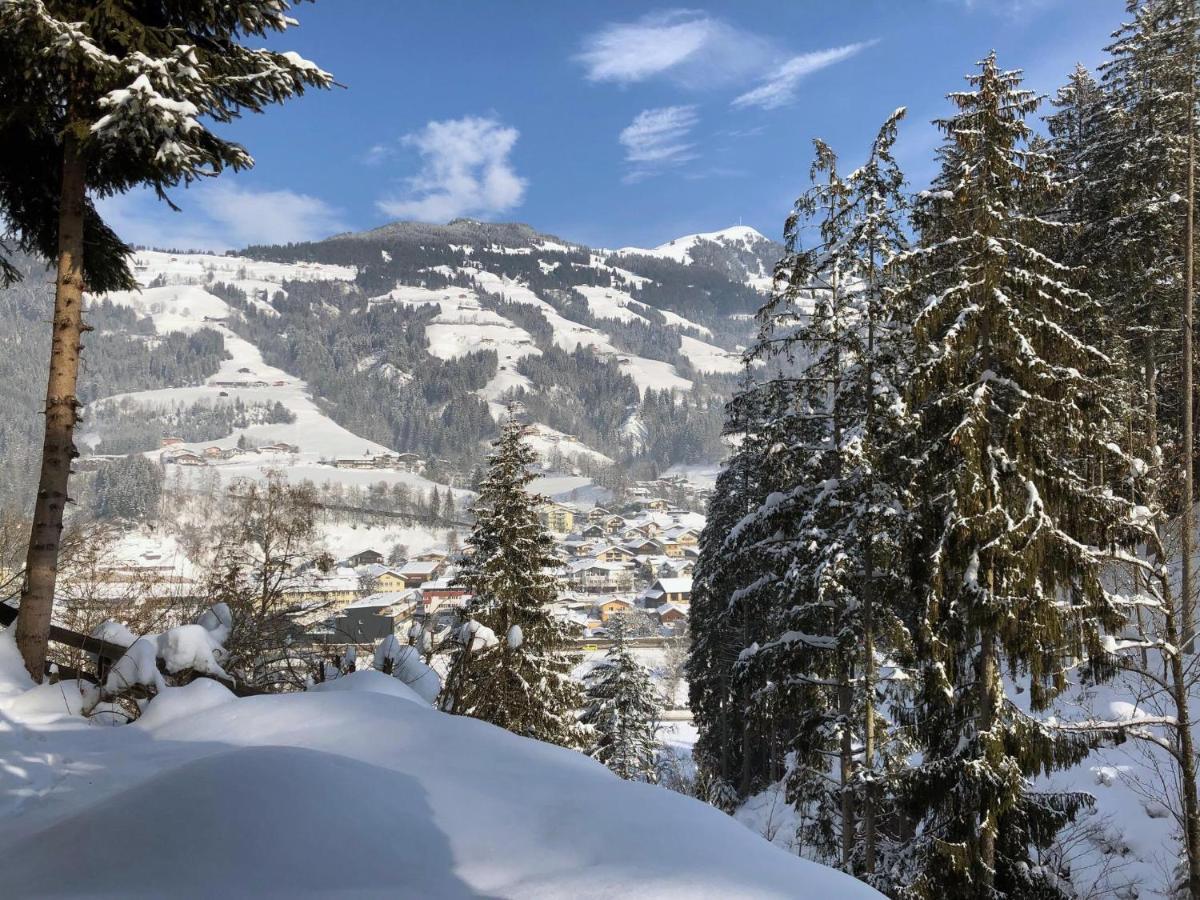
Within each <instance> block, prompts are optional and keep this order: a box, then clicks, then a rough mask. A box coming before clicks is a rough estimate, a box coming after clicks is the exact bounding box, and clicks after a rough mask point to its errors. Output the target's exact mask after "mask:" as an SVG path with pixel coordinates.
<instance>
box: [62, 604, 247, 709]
mask: <svg viewBox="0 0 1200 900" xmlns="http://www.w3.org/2000/svg"><path fill="white" fill-rule="evenodd" d="M230 621H231V614H230V611H229V608H228V607H227V606H226V605H225V604H224V603H218V604H216V605H214V606H213V607H211V608H209V609H207V610H205V611H204V612H203V613H202V614H201V615H200V616H199V617H198V619H197V621H196V623H195V624H192V625H177V626H175V627H174V628H168V629H167V630H166V631H164V632H162V633H160V634H147V635H143V636H141V637H136V638H135V637H134V636H133V635H132V634H131V633H130V632H129V630H128V629H127V628H125V626H123V625H121V624H120V623H118V622H113V621H107V622H102V623H101V624H100V625H99V626H98V627H97V628H96V629H95V631H94V632H93V637H97V638H100V639H101V640H105V641H108V642H110V643H115V644H122V645H126V646H127V649H126V650H125V653H124V654H123V655H122V656H121V657H120V658H119V659H118V660H116V661H115V662H114V663H113V664H112V666H110V667H109V669H108V671H107V673H106V674H105V675H104V680H103V683H102V684H99V685H96V686H95V687H93V688H91V689H90V690H88V691H87V692H86V694H85V697H84V704H83V711H84V713H85V714H90V713H92V712H93V711H94V710H96V709H97V708H98V707H99V706H100V705H101V704H105V703H113V704H118V705H119V706H120V707H121V708H122V709H123V710H124V711H125V712H126V714H127V716H128V718H130V719H134V718H137V716H138V715H139V714H140V713H141V711H142V710H143V709H144V708H145V705H146V703H148V702H149V701H150V700H152V699H153V698H154V697H156V696H157V695H158V694H160V693H161V692H162V691H163V690H165V689H167V688H170V687H175V686H179V685H183V684H187V683H188V682H190V681H192V680H194V679H196V678H198V677H209V678H216V679H217V680H219V681H223V682H227V683H232V681H233V679H232V678H230V676H229V673H227V672H226V671H225V669H224V668H223V667H222V663H223V662H224V660H225V659H226V658H227V656H228V654H227V653H226V651H225V647H224V644H223V642H224V640H225V639H226V638H227V637H228V636H229V628H230Z"/></svg>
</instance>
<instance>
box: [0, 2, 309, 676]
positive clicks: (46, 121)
mask: <svg viewBox="0 0 1200 900" xmlns="http://www.w3.org/2000/svg"><path fill="white" fill-rule="evenodd" d="M288 7H289V3H288V2H287V0H236V2H227V0H220V2H218V0H198V2H194V3H153V4H131V3H128V2H124V0H100V2H94V0H9V2H5V3H3V4H2V5H0V95H3V97H4V98H5V111H4V115H3V116H2V117H0V148H2V149H0V214H2V215H3V217H4V218H5V220H6V222H7V224H8V227H9V229H10V230H11V231H12V232H13V233H14V234H15V237H16V243H17V245H18V246H19V247H21V248H22V249H24V250H33V251H37V252H38V253H40V254H41V255H42V256H44V257H46V258H48V259H54V260H56V262H57V280H56V287H55V300H54V314H53V329H52V334H53V341H52V344H51V350H50V366H49V378H48V382H47V387H46V408H45V416H46V426H45V441H44V444H43V450H42V467H41V475H40V480H39V484H38V493H37V504H36V506H35V509H34V521H33V526H32V530H31V534H30V539H29V553H28V558H27V560H26V566H25V583H24V587H23V589H22V592H21V611H20V615H19V617H18V619H17V628H16V640H17V646H18V647H19V648H20V651H21V655H22V658H23V659H24V662H25V666H26V668H27V669H28V670H29V673H30V675H31V676H32V677H33V678H34V679H35V680H37V681H39V682H40V681H41V680H42V675H43V669H44V667H45V659H46V641H47V637H48V635H49V629H50V617H51V611H52V606H53V602H54V587H55V580H56V576H57V566H58V552H59V543H60V538H61V533H62V522H63V511H64V508H65V506H66V503H67V500H68V496H67V482H68V478H69V476H70V469H71V460H72V459H73V458H74V457H75V456H77V455H78V454H77V451H76V449H75V445H74V430H75V423H76V420H77V418H78V407H79V402H78V400H77V399H76V385H77V381H78V376H79V358H80V349H81V346H82V337H83V335H84V333H85V331H86V330H87V328H86V327H85V326H84V324H83V317H82V304H83V292H84V289H85V287H87V288H90V289H92V290H101V291H102V290H110V289H112V288H116V287H131V286H133V280H132V277H131V273H130V272H129V268H128V262H127V255H128V253H129V248H128V247H126V246H125V245H124V244H123V243H121V241H120V240H119V239H118V238H117V237H116V236H115V235H114V234H113V233H112V231H111V229H109V228H108V227H107V226H106V225H105V224H104V223H103V222H102V221H101V220H100V218H99V216H98V215H97V213H96V210H95V207H94V205H93V204H92V200H91V199H90V198H91V197H96V196H108V195H111V194H114V193H120V192H123V191H127V190H129V189H131V188H133V187H137V186H140V185H150V186H152V187H153V188H154V190H155V192H156V193H157V194H158V195H159V197H161V198H164V199H165V197H166V194H165V190H166V189H167V188H170V187H173V186H175V185H178V184H180V183H184V184H186V183H188V182H191V181H193V180H194V179H196V178H199V177H203V176H209V175H215V174H217V173H219V172H220V171H221V170H222V169H224V168H227V167H229V168H233V169H235V170H236V169H244V168H248V167H249V166H250V165H252V163H253V160H252V159H251V157H250V155H249V153H247V152H246V150H245V148H243V147H241V146H240V145H238V144H236V143H233V142H231V141H227V140H223V139H221V138H219V137H217V136H216V135H215V134H214V133H213V132H212V131H211V130H210V129H209V127H208V126H207V125H206V124H205V123H208V122H217V123H224V122H229V121H230V120H232V119H234V118H236V117H237V116H238V115H240V114H241V112H242V111H243V110H250V111H252V112H260V111H262V110H263V109H264V108H265V107H266V106H267V105H269V104H271V103H278V102H281V101H283V100H286V99H287V98H289V97H291V96H293V95H296V94H299V93H302V92H303V91H304V89H305V88H306V87H328V86H329V85H330V84H331V83H332V77H331V76H330V75H329V73H327V72H324V71H322V70H321V69H320V68H318V67H317V66H315V65H313V64H312V63H310V62H308V61H307V60H305V59H302V58H301V57H299V56H298V55H296V54H294V53H278V52H275V51H271V50H265V49H251V48H249V47H246V46H244V45H243V43H242V41H243V40H244V39H247V38H254V39H258V38H261V37H262V36H264V35H266V34H268V33H271V32H280V31H284V30H285V29H286V28H288V27H289V26H290V25H292V24H294V21H293V20H292V19H290V18H289V17H288V16H287V11H288ZM0 249H3V248H2V247H0ZM13 275H14V270H13V269H12V268H11V266H10V265H9V264H8V263H7V261H5V262H4V263H3V265H0V281H7V280H11V278H12V276H13Z"/></svg>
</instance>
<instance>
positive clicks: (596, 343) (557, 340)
mask: <svg viewBox="0 0 1200 900" xmlns="http://www.w3.org/2000/svg"><path fill="white" fill-rule="evenodd" d="M462 271H464V272H468V273H469V274H470V275H471V276H472V277H473V278H474V279H475V282H476V284H478V285H479V287H480V289H482V290H484V291H487V292H488V293H489V294H493V295H496V296H503V297H504V299H506V300H508V301H509V302H510V303H524V304H527V305H529V306H536V307H537V309H538V311H539V312H541V314H542V315H543V316H544V317H545V319H546V321H547V322H549V323H550V328H551V330H552V332H553V340H554V345H555V346H556V347H559V348H561V349H563V350H566V351H567V352H568V353H572V352H574V351H575V349H576V348H578V347H589V348H591V349H592V350H593V351H594V352H595V353H596V354H598V355H600V356H605V357H613V358H616V359H617V361H618V365H619V366H620V368H621V371H623V372H624V373H625V374H626V375H628V376H629V377H630V378H632V379H633V380H634V382H635V383H636V384H637V386H638V389H639V390H640V391H642V392H643V393H645V391H647V390H651V389H652V390H663V389H667V390H673V391H688V390H691V388H692V382H691V381H690V380H689V379H687V378H684V377H683V376H682V375H680V374H679V373H678V372H677V371H676V369H675V367H674V366H673V365H671V364H670V363H664V362H660V361H658V360H653V359H646V358H645V357H642V356H634V355H633V354H629V353H621V352H620V351H619V350H617V348H616V347H615V346H613V343H612V341H611V340H610V339H609V337H608V335H606V334H605V333H604V332H602V331H599V330H597V329H595V328H592V327H591V326H590V325H582V324H580V323H579V322H572V321H571V320H570V319H567V318H565V317H563V316H561V315H559V313H558V311H557V310H555V308H554V307H553V306H551V305H550V304H549V303H547V302H546V301H545V300H542V299H541V298H540V297H538V296H537V294H535V293H534V292H533V291H531V290H530V289H529V288H528V287H527V286H525V285H523V284H521V283H519V282H517V281H513V280H512V279H509V278H505V277H503V276H501V275H497V274H495V273H493V272H484V271H480V270H477V269H470V270H465V269H464V270H462ZM587 290H589V291H590V290H591V289H587ZM604 293H605V291H600V294H601V295H603V294H604ZM607 293H614V291H613V290H612V289H608V290H607ZM615 293H621V292H620V291H616V292H615ZM585 296H587V295H586V294H585ZM624 296H626V297H628V294H625V295H624ZM602 299H611V298H603V297H602ZM629 299H630V300H632V298H629ZM588 302H589V304H590V303H591V300H590V297H589V301H588ZM614 303H615V301H614ZM610 318H611V317H610Z"/></svg>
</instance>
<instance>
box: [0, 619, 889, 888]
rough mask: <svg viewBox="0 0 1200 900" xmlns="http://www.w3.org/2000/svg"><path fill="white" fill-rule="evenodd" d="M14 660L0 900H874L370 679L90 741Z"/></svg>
mask: <svg viewBox="0 0 1200 900" xmlns="http://www.w3.org/2000/svg"><path fill="white" fill-rule="evenodd" d="M14 656H15V650H14V648H13V645H12V642H11V638H10V637H9V636H8V635H3V634H0V773H2V776H0V843H2V844H3V846H5V847H6V848H7V851H8V852H7V853H6V862H5V865H4V872H3V875H2V876H0V881H2V883H3V886H4V889H3V894H4V896H5V897H11V898H19V897H35V896H36V897H78V896H85V895H86V896H89V897H122V898H133V897H161V896H171V897H216V896H221V897H250V896H253V897H271V896H289V897H295V896H309V897H311V896H338V897H356V898H363V897H384V896H387V897H397V896H399V897H422V898H459V897H515V898H561V897H572V898H586V897H596V898H599V897H622V898H637V897H643V898H652V897H653V898H661V897H667V898H703V897H712V898H722V900H724V898H735V897H754V898H759V897H763V898H774V897H777V898H784V897H787V898H805V897H809V898H821V900H825V898H843V897H845V898H859V897H873V896H878V895H877V894H875V893H874V892H873V891H871V890H870V889H869V888H867V887H865V886H863V885H861V884H860V883H858V882H856V881H854V880H852V879H850V878H849V877H847V876H845V875H842V874H840V873H838V872H834V871H832V870H830V869H825V868H822V867H820V866H817V865H814V864H812V863H809V862H806V861H803V860H801V859H798V858H796V857H794V856H791V855H789V854H787V853H785V852H783V851H781V850H779V849H778V848H776V847H773V846H771V845H770V844H768V843H767V842H765V841H763V840H762V839H761V838H759V837H758V836H757V835H755V834H753V833H752V832H750V831H749V830H747V829H745V828H743V827H742V826H741V825H739V824H738V823H737V822H735V821H734V820H732V819H730V818H728V817H727V816H724V815H722V814H721V813H720V812H718V811H716V810H714V809H712V808H710V807H707V806H705V805H703V804H701V803H699V802H697V801H695V800H692V799H689V798H687V797H683V796H680V795H678V794H674V793H672V792H670V791H668V790H666V789H663V788H659V787H653V786H649V785H642V784H632V783H629V782H625V781H621V780H620V779H618V778H616V777H615V776H614V775H612V774H611V773H610V772H608V770H606V769H604V768H603V767H602V766H600V765H599V764H598V763H595V762H593V761H592V760H589V759H587V758H586V757H584V756H582V755H581V754H578V753H574V752H571V751H568V750H563V749H560V748H557V747H553V746H550V745H547V744H542V743H538V742H536V741H532V740H527V739H525V738H521V737H517V736H515V735H512V734H509V733H508V732H505V731H503V730H501V729H498V728H495V727H493V726H491V725H488V724H485V723H482V722H477V721H474V720H471V719H465V718H459V717H455V716H449V715H445V714H443V713H440V712H437V711H436V710H434V709H432V708H430V707H429V706H428V704H426V703H424V702H422V701H421V699H420V697H419V695H418V694H416V693H415V692H414V691H412V690H410V689H408V688H406V687H405V686H404V685H402V684H401V683H400V682H399V681H398V680H397V679H394V678H388V677H386V676H384V675H382V674H381V673H378V672H360V673H355V674H352V675H349V676H347V677H345V678H342V679H338V681H337V682H335V683H334V684H336V686H337V687H336V689H334V688H333V687H332V686H330V687H329V688H326V689H324V690H321V691H312V692H309V693H303V694H288V695H276V696H265V697H251V698H244V699H236V698H234V697H233V695H232V694H230V693H229V692H228V691H226V690H225V689H224V688H223V687H221V686H220V685H218V684H216V683H214V682H211V681H204V680H201V681H197V682H194V683H192V684H190V685H188V686H186V687H166V688H165V689H164V690H163V692H162V693H161V694H160V695H159V696H158V697H157V698H156V699H155V700H154V701H152V702H151V704H150V706H149V709H148V710H147V712H146V715H145V716H143V717H142V718H141V719H140V720H139V721H138V722H137V723H135V724H133V725H130V726H126V727H120V728H103V727H95V726H92V725H90V724H89V723H88V720H86V719H84V718H82V717H80V716H78V715H71V714H70V712H71V711H72V710H76V711H77V710H78V708H79V703H78V699H77V697H76V698H74V699H72V698H71V697H70V695H71V694H72V693H75V694H76V695H77V693H78V692H77V690H76V689H75V688H74V687H73V685H71V684H69V683H68V684H59V685H43V686H41V687H38V688H32V689H31V686H30V685H29V684H28V682H27V681H24V676H23V673H22V672H21V670H20V668H19V662H16V661H15V660H14ZM14 662H15V665H14Z"/></svg>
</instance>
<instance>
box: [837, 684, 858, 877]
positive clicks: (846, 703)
mask: <svg viewBox="0 0 1200 900" xmlns="http://www.w3.org/2000/svg"><path fill="white" fill-rule="evenodd" d="M851 677H852V673H851V671H850V665H849V663H848V662H846V661H843V663H842V683H841V685H840V686H839V687H838V717H839V718H840V719H841V722H842V745H841V770H842V772H841V787H842V868H843V869H845V870H846V871H847V872H849V871H850V861H851V860H852V859H853V858H854V841H855V837H856V835H855V832H856V830H857V828H856V826H855V822H854V792H853V790H852V789H851V786H850V782H851V779H852V778H853V777H854V730H853V729H852V728H851V723H852V722H853V721H854V698H853V695H852V693H851V687H850V679H851Z"/></svg>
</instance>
